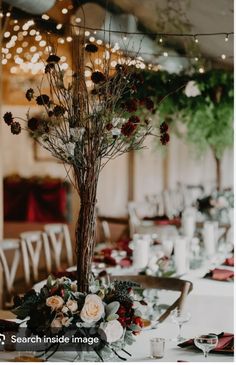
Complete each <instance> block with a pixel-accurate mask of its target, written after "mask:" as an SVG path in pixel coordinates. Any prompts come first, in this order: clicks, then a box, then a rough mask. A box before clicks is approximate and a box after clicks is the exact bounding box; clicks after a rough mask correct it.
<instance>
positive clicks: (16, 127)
mask: <svg viewBox="0 0 236 365" xmlns="http://www.w3.org/2000/svg"><path fill="white" fill-rule="evenodd" d="M20 132H21V125H20V123H18V122H13V123H11V133H12V134H20Z"/></svg>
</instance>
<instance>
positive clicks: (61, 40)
mask: <svg viewBox="0 0 236 365" xmlns="http://www.w3.org/2000/svg"><path fill="white" fill-rule="evenodd" d="M57 43H60V44H64V43H65V40H64V39H63V38H59V39H58V40H57Z"/></svg>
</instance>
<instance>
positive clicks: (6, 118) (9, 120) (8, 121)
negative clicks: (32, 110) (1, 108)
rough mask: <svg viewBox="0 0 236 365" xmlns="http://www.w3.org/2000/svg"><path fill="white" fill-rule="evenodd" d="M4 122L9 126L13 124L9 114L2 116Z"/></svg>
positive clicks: (11, 116)
mask: <svg viewBox="0 0 236 365" xmlns="http://www.w3.org/2000/svg"><path fill="white" fill-rule="evenodd" d="M3 119H4V122H5V123H6V124H7V125H11V124H12V123H13V115H12V113H11V112H6V113H5V114H4V116H3Z"/></svg>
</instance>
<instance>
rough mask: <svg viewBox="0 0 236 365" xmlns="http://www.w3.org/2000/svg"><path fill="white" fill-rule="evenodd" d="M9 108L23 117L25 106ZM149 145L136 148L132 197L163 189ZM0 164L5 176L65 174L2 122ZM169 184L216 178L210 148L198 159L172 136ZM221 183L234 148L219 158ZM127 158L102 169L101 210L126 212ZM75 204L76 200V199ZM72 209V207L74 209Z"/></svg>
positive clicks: (229, 173)
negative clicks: (40, 157)
mask: <svg viewBox="0 0 236 365" xmlns="http://www.w3.org/2000/svg"><path fill="white" fill-rule="evenodd" d="M9 110H10V111H11V112H12V113H13V115H17V116H20V117H23V116H24V115H25V113H26V112H27V107H25V106H21V107H12V106H4V107H3V113H5V112H6V111H9ZM145 145H146V146H148V147H149V149H145V150H142V151H138V152H136V159H135V169H136V172H135V181H136V183H135V189H134V190H135V200H138V201H141V200H143V199H144V198H145V196H146V195H147V194H154V193H158V192H160V191H161V190H162V189H163V179H162V169H163V166H162V165H163V163H162V157H161V156H162V154H161V152H160V151H159V150H158V149H156V148H154V143H153V142H152V141H151V140H150V139H149V140H147V141H146V143H145ZM2 151H3V152H2V158H1V160H2V162H1V163H2V168H3V174H4V176H6V175H9V174H14V173H18V174H20V175H21V176H24V177H28V176H31V175H34V174H35V175H46V174H49V175H51V176H53V177H60V178H66V172H65V170H64V167H63V165H60V164H58V163H55V162H38V161H35V160H34V156H33V149H32V140H31V139H30V138H29V137H28V136H27V133H25V132H24V131H23V132H22V133H21V134H20V135H19V136H14V135H12V134H11V133H10V131H9V127H8V126H7V125H6V124H5V123H3V126H2ZM168 154H169V169H168V174H169V187H170V188H174V187H175V185H176V183H177V182H182V183H187V184H199V183H201V184H203V185H204V186H205V188H207V189H208V190H209V187H211V186H213V185H214V182H215V164H214V160H213V157H212V155H211V153H210V152H209V153H208V154H206V155H205V156H204V158H202V159H201V160H196V158H195V157H194V155H193V154H192V153H191V152H190V149H189V146H186V144H184V142H183V141H180V140H178V139H177V138H176V137H175V136H173V135H172V136H171V142H170V144H169V146H168ZM222 175H223V179H222V180H223V181H222V182H223V187H229V186H231V187H232V186H233V151H226V152H225V155H224V158H223V161H222ZM127 182H128V159H127V156H126V155H124V156H122V157H120V158H118V159H116V160H113V161H111V162H110V163H109V164H108V165H107V166H106V167H105V169H104V170H103V171H102V173H101V176H100V179H99V186H98V207H99V211H100V213H101V214H104V215H113V216H119V215H124V214H126V208H127V199H128V198H127V197H128V184H127ZM75 205H76V208H77V207H78V202H76V203H75ZM76 208H74V209H76ZM74 209H73V210H74Z"/></svg>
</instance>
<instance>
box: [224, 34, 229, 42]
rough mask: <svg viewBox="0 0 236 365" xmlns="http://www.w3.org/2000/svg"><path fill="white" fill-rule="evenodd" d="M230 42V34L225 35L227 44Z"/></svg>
mask: <svg viewBox="0 0 236 365" xmlns="http://www.w3.org/2000/svg"><path fill="white" fill-rule="evenodd" d="M228 41H229V35H228V34H226V35H225V42H228Z"/></svg>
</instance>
